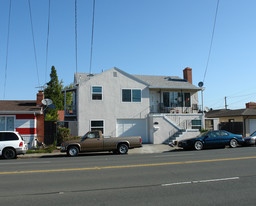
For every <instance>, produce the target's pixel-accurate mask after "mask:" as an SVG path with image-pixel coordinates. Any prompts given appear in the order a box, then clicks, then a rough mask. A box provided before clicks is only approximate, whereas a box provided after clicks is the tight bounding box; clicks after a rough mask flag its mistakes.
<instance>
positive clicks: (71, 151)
mask: <svg viewBox="0 0 256 206" xmlns="http://www.w3.org/2000/svg"><path fill="white" fill-rule="evenodd" d="M78 153H79V149H78V147H76V146H70V147H69V148H68V150H67V155H68V156H69V157H75V156H77V155H78Z"/></svg>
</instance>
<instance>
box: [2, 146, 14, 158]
mask: <svg viewBox="0 0 256 206" xmlns="http://www.w3.org/2000/svg"><path fill="white" fill-rule="evenodd" d="M3 157H4V159H15V158H16V157H17V155H16V152H15V150H14V149H13V148H6V149H4V151H3Z"/></svg>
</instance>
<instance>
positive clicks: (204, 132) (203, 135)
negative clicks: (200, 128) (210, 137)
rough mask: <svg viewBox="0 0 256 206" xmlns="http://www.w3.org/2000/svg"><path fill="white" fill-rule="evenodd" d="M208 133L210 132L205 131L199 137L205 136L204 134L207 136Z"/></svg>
mask: <svg viewBox="0 0 256 206" xmlns="http://www.w3.org/2000/svg"><path fill="white" fill-rule="evenodd" d="M207 133H208V132H203V133H201V134H199V135H198V136H197V137H203V136H205V135H206V134H207Z"/></svg>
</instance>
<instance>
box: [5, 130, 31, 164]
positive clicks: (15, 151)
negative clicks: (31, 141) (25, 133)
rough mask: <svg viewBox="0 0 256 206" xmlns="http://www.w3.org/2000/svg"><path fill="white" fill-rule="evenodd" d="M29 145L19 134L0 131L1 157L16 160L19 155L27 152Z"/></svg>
mask: <svg viewBox="0 0 256 206" xmlns="http://www.w3.org/2000/svg"><path fill="white" fill-rule="evenodd" d="M27 149H28V147H27V144H25V142H24V140H23V138H22V137H21V136H20V134H19V133H18V132H12V131H0V156H2V157H3V158H5V159H15V158H16V157H17V155H19V154H25V153H26V152H27Z"/></svg>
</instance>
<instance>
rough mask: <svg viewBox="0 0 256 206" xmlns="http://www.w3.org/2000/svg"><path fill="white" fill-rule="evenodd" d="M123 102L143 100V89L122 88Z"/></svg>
mask: <svg viewBox="0 0 256 206" xmlns="http://www.w3.org/2000/svg"><path fill="white" fill-rule="evenodd" d="M122 102H141V90H140V89H122Z"/></svg>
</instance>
